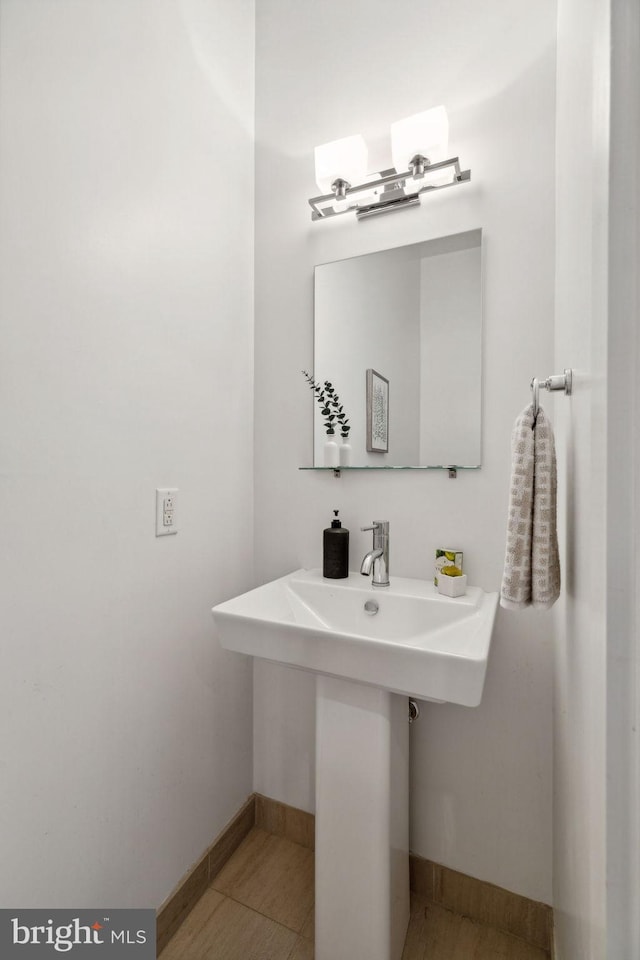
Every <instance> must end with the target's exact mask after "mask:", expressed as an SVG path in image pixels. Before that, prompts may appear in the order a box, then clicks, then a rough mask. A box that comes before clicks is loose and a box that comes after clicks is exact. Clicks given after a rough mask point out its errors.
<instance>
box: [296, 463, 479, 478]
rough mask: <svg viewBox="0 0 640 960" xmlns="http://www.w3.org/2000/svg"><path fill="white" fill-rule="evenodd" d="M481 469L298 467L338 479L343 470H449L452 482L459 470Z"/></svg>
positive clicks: (456, 465)
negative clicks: (331, 474)
mask: <svg viewBox="0 0 640 960" xmlns="http://www.w3.org/2000/svg"><path fill="white" fill-rule="evenodd" d="M479 469H480V464H477V465H476V466H461V465H459V464H440V465H437V466H436V465H434V466H429V467H392V466H386V467H370V466H362V467H298V470H321V471H322V470H324V471H325V472H327V471H331V472H332V473H334V474H335V476H336V477H339V476H340V474H341V472H342V471H343V470H344V471H345V472H347V471H352V470H353V471H355V470H360V471H362V470H448V471H449V477H450V478H451V479H452V480H453V479H455V477H456V474H457V472H458V470H479Z"/></svg>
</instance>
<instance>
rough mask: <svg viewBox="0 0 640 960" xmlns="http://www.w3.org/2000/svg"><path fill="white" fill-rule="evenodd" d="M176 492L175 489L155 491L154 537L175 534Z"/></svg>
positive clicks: (167, 488) (163, 488) (176, 529)
mask: <svg viewBox="0 0 640 960" xmlns="http://www.w3.org/2000/svg"><path fill="white" fill-rule="evenodd" d="M177 502H178V491H177V489H176V488H175V487H158V488H157V489H156V537H167V536H169V534H172V533H177V532H178V526H177V519H176V508H177Z"/></svg>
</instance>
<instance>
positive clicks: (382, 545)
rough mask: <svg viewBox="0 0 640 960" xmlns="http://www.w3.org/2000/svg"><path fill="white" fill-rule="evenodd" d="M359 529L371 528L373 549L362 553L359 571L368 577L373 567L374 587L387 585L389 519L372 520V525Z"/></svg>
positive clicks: (372, 581) (372, 580) (372, 579)
mask: <svg viewBox="0 0 640 960" xmlns="http://www.w3.org/2000/svg"><path fill="white" fill-rule="evenodd" d="M360 529H361V530H373V550H370V551H369V553H366V554H365V555H364V558H363V560H362V564H361V566H360V573H361V574H362V576H363V577H368V576H369V574H370V573H371V569H372V568H373V577H372V578H371V583H372V585H373V586H374V587H388V586H389V521H388V520H374V521H373V526H372V527H360Z"/></svg>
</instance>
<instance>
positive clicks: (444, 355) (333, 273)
mask: <svg viewBox="0 0 640 960" xmlns="http://www.w3.org/2000/svg"><path fill="white" fill-rule="evenodd" d="M481 241H482V231H481V230H470V231H467V232H466V233H459V234H455V235H453V236H449V237H439V238H438V239H435V240H427V241H424V242H423V243H415V244H410V245H408V246H405V247H397V248H394V249H391V250H383V251H381V252H378V253H370V254H367V255H365V256H362V257H352V258H351V259H349V260H339V261H336V262H334V263H324V264H321V265H319V266H317V267H316V270H315V331H314V352H315V355H314V376H315V379H316V381H319V382H321V383H322V382H324V381H325V380H329V381H330V382H331V383H332V384H333V385H334V387H335V389H336V390H337V392H338V394H339V395H340V400H341V402H342V404H343V406H344V410H345V412H346V415H347V417H348V418H349V420H350V424H351V431H350V435H349V443H350V445H351V459H350V465H351V466H354V467H433V466H442V465H449V464H455V465H457V466H467V467H476V466H479V465H480V443H481V395H482V292H481ZM371 370H373V371H375V373H376V374H377V375H378V377H382V378H384V380H386V381H388V388H387V403H386V407H385V408H384V410H383V411H382V414H381V411H380V410H379V409H378V408H376V410H375V411H372V408H371V374H370V373H369V374H368V373H367V371H371ZM368 382H369V398H368V392H367V383H368ZM368 401H369V402H368ZM374 402H375V401H374ZM315 407H316V404H314V461H313V462H314V466H316V467H321V466H324V465H325V454H324V445H325V441H326V439H327V437H326V433H325V427H324V425H323V419H322V416H321V411H320V410H319V409H315ZM381 415H383V416H386V422H384V423H382V424H380V423H378V429H382V430H385V429H386V432H387V443H386V446H387V450H386V452H385V451H384V450H383V449H373V450H372V449H371V446H372V444H371V437H370V432H371V424H372V416H373V417H378V418H379V417H380V416H381ZM336 439H337V441H338V443H340V438H339V437H337V438H336ZM379 446H380V447H384V444H379Z"/></svg>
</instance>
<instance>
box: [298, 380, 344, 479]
mask: <svg viewBox="0 0 640 960" xmlns="http://www.w3.org/2000/svg"><path fill="white" fill-rule="evenodd" d="M302 373H303V376H304V378H305V380H306V381H307V383H308V384H309V388H310V389H311V390H312V391H313V394H314V396H315V399H316V400H317V402H318V404H319V406H320V413H321V415H322V417H323V423H324V429H325V433H326V435H327V439H326V441H325V445H324V465H325V467H334V468H336V467H348V466H349V464H350V462H351V445H350V443H349V431H350V430H351V424H350V423H349V418H348V417H347V415H346V413H345V411H344V407H343V405H342V403H341V402H340V397H339V396H338V394H337V392H336V389H335V387H334V386H333V384H332V383H331V381H330V380H325V381H324V383H323V384H322V385H321V384H319V383H318V382H316V380H315V379H314V377H313V376H312V375H311V374H310V373H307V371H306V370H303V371H302ZM338 438H339V440H340V442H338Z"/></svg>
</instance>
